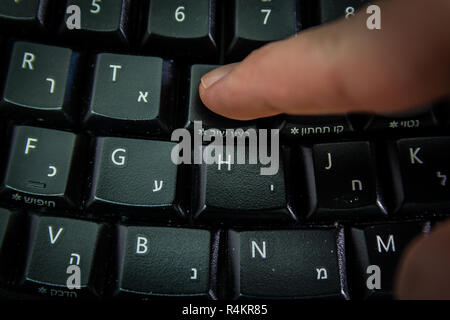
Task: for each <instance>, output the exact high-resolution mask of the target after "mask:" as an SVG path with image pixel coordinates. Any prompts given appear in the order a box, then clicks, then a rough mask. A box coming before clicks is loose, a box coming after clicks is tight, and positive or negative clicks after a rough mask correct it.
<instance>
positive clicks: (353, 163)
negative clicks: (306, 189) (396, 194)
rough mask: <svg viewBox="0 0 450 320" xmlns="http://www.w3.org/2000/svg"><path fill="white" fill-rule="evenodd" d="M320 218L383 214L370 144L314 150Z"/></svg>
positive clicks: (363, 143)
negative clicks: (354, 214) (356, 214)
mask: <svg viewBox="0 0 450 320" xmlns="http://www.w3.org/2000/svg"><path fill="white" fill-rule="evenodd" d="M313 157H314V172H315V176H316V181H315V188H316V193H317V204H316V205H315V207H316V214H315V215H316V217H317V218H320V217H326V216H331V217H333V218H338V217H339V216H340V215H342V214H351V213H359V214H361V215H367V214H380V213H383V212H384V209H382V208H380V207H379V201H378V195H377V179H376V173H375V164H374V159H373V155H372V148H371V146H370V144H369V143H368V142H341V143H329V144H318V145H315V146H314V147H313Z"/></svg>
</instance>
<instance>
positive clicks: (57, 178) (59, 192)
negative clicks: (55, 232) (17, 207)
mask: <svg viewBox="0 0 450 320" xmlns="http://www.w3.org/2000/svg"><path fill="white" fill-rule="evenodd" d="M80 143H81V140H80V138H78V137H77V136H76V135H75V134H73V133H70V132H63V131H56V130H50V129H42V128H35V127H27V126H19V127H15V128H14V132H13V138H12V145H11V150H10V155H9V160H8V165H7V171H6V178H5V180H4V182H3V185H2V189H1V191H2V196H3V197H6V198H7V199H8V200H9V201H12V202H16V203H22V204H25V205H29V206H33V207H42V208H47V209H53V208H61V207H66V206H75V205H76V204H77V202H78V195H79V190H78V186H79V184H78V183H74V180H73V179H74V177H76V175H77V174H78V173H79V168H78V162H79V161H78V159H79V158H78V157H79V156H80V149H79V147H80Z"/></svg>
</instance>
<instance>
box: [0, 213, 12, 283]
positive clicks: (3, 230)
mask: <svg viewBox="0 0 450 320" xmlns="http://www.w3.org/2000/svg"><path fill="white" fill-rule="evenodd" d="M13 220H14V214H13V212H12V211H10V210H8V209H4V208H0V281H1V282H3V283H4V282H6V281H7V280H8V278H9V276H10V273H9V271H10V268H8V267H9V264H10V263H11V260H12V255H11V252H10V251H11V250H10V251H7V250H8V249H9V248H7V245H8V243H7V240H8V237H9V235H10V233H11V230H13V227H14V225H13Z"/></svg>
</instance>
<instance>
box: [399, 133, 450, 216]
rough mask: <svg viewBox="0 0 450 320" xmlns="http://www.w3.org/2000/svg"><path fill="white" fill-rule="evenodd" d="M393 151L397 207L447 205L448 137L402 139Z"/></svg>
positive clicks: (417, 209) (449, 188) (419, 208)
mask: <svg viewBox="0 0 450 320" xmlns="http://www.w3.org/2000/svg"><path fill="white" fill-rule="evenodd" d="M392 152H393V155H392V159H393V164H392V170H393V174H394V177H393V178H394V181H393V182H394V184H395V189H396V191H397V197H398V198H397V208H399V207H401V211H402V212H410V211H412V212H420V213H424V212H430V213H434V212H435V211H436V210H443V209H445V208H449V207H450V201H449V199H450V180H449V177H450V138H448V137H435V138H411V139H401V140H399V141H397V142H396V143H395V145H394V148H393V150H392ZM397 157H398V158H397ZM397 159H398V160H397ZM430 205H432V206H431V207H430Z"/></svg>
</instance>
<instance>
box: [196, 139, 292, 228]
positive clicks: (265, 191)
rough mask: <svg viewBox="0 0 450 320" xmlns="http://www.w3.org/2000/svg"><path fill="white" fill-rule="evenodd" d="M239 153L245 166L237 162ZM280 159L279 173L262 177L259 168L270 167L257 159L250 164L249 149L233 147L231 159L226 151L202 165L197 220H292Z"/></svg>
mask: <svg viewBox="0 0 450 320" xmlns="http://www.w3.org/2000/svg"><path fill="white" fill-rule="evenodd" d="M205 153H209V152H207V151H206V152H204V154H205ZM238 154H246V158H245V159H246V160H245V163H244V164H239V163H237V159H238ZM253 156H255V157H257V155H253ZM281 157H282V155H281V154H280V160H279V168H278V171H275V170H274V171H273V172H272V173H273V174H272V175H263V174H262V172H261V168H268V167H269V165H262V164H261V163H260V158H259V157H258V158H256V159H257V163H256V164H250V163H249V150H248V148H245V147H243V146H238V147H237V148H235V152H234V156H232V155H231V154H230V153H229V151H228V150H227V151H224V152H222V153H219V154H217V158H216V161H215V162H214V163H212V164H206V163H204V164H203V165H201V169H200V174H201V178H200V181H201V182H202V184H201V185H200V195H199V199H200V202H199V205H198V210H197V213H196V217H200V218H203V219H211V220H213V221H217V220H221V219H230V220H233V221H236V220H247V221H251V219H258V221H261V220H264V219H269V220H270V219H271V220H291V221H292V220H295V219H296V217H295V215H294V214H293V213H292V211H291V209H290V206H289V205H288V201H287V195H286V193H287V192H286V186H285V178H284V167H283V161H282V159H281ZM270 165H272V166H274V165H275V163H271V164H270ZM272 169H275V167H273V168H272Z"/></svg>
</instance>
